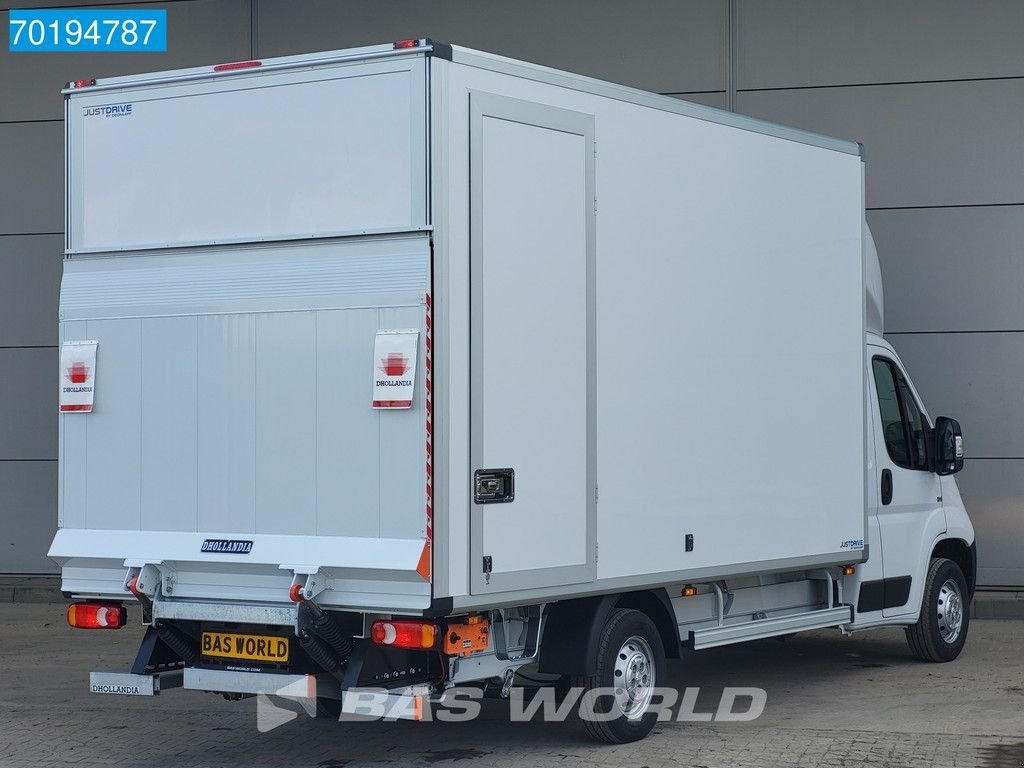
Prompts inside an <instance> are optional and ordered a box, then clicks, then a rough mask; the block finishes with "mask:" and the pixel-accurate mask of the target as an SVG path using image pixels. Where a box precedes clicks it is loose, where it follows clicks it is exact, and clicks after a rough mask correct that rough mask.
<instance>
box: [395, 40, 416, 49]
mask: <svg viewBox="0 0 1024 768" xmlns="http://www.w3.org/2000/svg"><path fill="white" fill-rule="evenodd" d="M419 45H420V41H419V40H396V41H395V46H394V47H395V50H396V51H398V50H401V49H402V48H419Z"/></svg>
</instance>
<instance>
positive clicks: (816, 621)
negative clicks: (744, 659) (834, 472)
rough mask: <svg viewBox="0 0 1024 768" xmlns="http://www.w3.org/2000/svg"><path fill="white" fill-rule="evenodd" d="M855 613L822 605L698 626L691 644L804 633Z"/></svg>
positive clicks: (833, 624) (839, 622) (842, 621)
mask: <svg viewBox="0 0 1024 768" xmlns="http://www.w3.org/2000/svg"><path fill="white" fill-rule="evenodd" d="M851 618H852V614H851V613H850V606H848V605H840V606H837V607H835V608H822V609H820V610H817V611H808V612H805V613H795V614H791V615H789V616H779V617H777V618H774V619H756V620H753V621H744V622H741V623H739V624H726V625H723V626H720V627H710V628H708V629H695V630H692V631H691V632H690V647H691V648H693V649H694V650H701V649H703V648H715V647H717V646H720V645H731V644H733V643H742V642H744V641H746V640H760V639H762V638H765V637H775V636H777V635H788V634H790V633H791V632H803V631H804V630H808V629H825V628H826V627H838V626H840V625H842V624H848V623H849V622H850V621H851Z"/></svg>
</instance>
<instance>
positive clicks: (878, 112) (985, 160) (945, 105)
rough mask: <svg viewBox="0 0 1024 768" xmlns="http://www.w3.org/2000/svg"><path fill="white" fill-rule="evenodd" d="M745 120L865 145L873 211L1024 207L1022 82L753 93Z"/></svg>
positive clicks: (742, 97)
mask: <svg viewBox="0 0 1024 768" xmlns="http://www.w3.org/2000/svg"><path fill="white" fill-rule="evenodd" d="M737 111H738V112H742V113H744V114H748V115H754V116H756V117H762V118H766V119H769V120H774V121H777V122H781V123H788V124H791V125H796V126H799V127H801V128H806V129H809V130H812V131H819V132H821V133H827V134H832V135H835V136H841V137H843V138H848V139H854V140H858V141H862V142H864V144H865V145H866V147H867V188H868V205H869V206H870V207H893V206H923V205H963V204H978V203H1020V202H1024V152H1021V151H1020V139H1021V137H1020V125H1021V124H1022V123H1024V81H1020V80H992V81H982V82H966V83H932V84H916V85H889V86H870V87H851V88H812V89H807V90H797V91H759V92H754V93H749V92H748V93H740V94H738V96H737Z"/></svg>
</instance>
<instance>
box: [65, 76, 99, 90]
mask: <svg viewBox="0 0 1024 768" xmlns="http://www.w3.org/2000/svg"><path fill="white" fill-rule="evenodd" d="M71 85H72V86H73V87H75V88H88V87H89V86H90V85H96V78H95V77H93V78H89V79H88V80H75V81H73V82H72V83H71Z"/></svg>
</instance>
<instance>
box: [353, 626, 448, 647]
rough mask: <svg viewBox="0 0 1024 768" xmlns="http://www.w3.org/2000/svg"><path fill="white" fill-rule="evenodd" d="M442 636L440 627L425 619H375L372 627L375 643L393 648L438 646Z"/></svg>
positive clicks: (371, 633)
mask: <svg viewBox="0 0 1024 768" xmlns="http://www.w3.org/2000/svg"><path fill="white" fill-rule="evenodd" d="M440 636H441V630H440V628H438V626H437V625H436V624H430V623H428V622H425V621H375V622H373V625H372V626H371V627H370V639H371V640H373V642H374V643H376V644H377V645H387V646H391V647H392V648H412V649H416V650H427V649H431V648H436V647H437V643H438V639H439V638H440Z"/></svg>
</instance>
